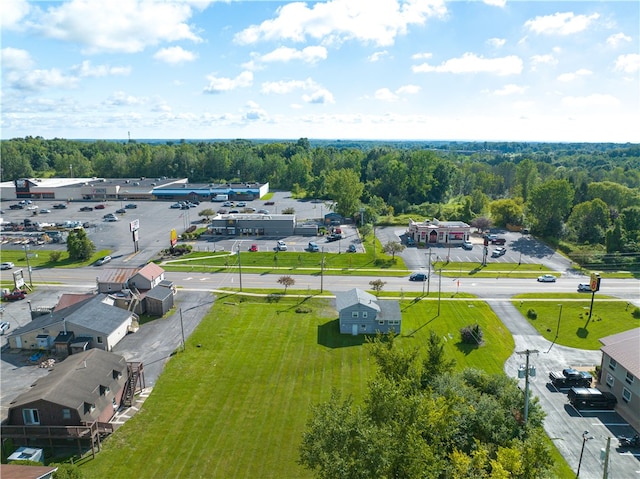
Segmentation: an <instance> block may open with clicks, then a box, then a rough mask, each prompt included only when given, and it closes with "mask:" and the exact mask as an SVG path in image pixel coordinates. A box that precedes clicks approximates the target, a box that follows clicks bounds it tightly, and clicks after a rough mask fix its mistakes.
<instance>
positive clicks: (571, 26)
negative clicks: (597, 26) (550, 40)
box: [524, 12, 600, 35]
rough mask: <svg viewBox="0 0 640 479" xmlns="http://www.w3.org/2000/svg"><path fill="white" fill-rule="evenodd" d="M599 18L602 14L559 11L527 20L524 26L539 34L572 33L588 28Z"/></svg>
mask: <svg viewBox="0 0 640 479" xmlns="http://www.w3.org/2000/svg"><path fill="white" fill-rule="evenodd" d="M598 18H600V15H599V14H597V13H593V14H591V15H588V16H587V15H575V14H574V13H573V12H565V13H560V12H557V13H554V14H553V15H545V16H541V17H536V18H534V19H533V20H527V21H526V22H525V24H524V26H525V27H526V28H528V29H529V30H531V31H532V32H534V33H538V34H546V35H571V34H573V33H579V32H582V31H584V30H586V29H587V28H589V26H590V25H591V24H592V23H593V22H594V21H595V20H597V19H598Z"/></svg>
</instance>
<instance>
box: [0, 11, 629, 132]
mask: <svg viewBox="0 0 640 479" xmlns="http://www.w3.org/2000/svg"><path fill="white" fill-rule="evenodd" d="M639 11H640V2H638V1H636V0H629V1H617V2H611V1H586V2H581V1H504V0H485V1H480V0H477V1H470V2H462V1H454V2H445V1H440V0H330V1H324V2H288V1H280V2H270V1H208V0H191V1H189V0H185V1H159V0H153V1H145V0H117V1H116V0H107V1H105V0H70V1H66V2H41V1H31V2H27V1H25V0H2V2H0V19H1V22H2V24H1V28H2V30H1V35H2V57H1V59H2V64H1V65H2V88H1V92H2V97H1V101H2V104H1V106H2V116H1V128H2V133H1V136H2V138H3V139H7V138H14V137H23V136H27V135H31V136H43V137H45V138H54V137H60V138H96V139H99V138H105V139H126V138H127V136H128V135H129V134H130V135H131V138H132V139H143V138H167V139H220V138H248V139H260V138H281V139H297V138H300V137H307V138H313V139H384V140H393V139H408V140H477V141H567V142H569V141H571V142H574V141H587V142H635V143H637V142H640V127H639V126H638V125H640V51H639V45H640V38H639V35H640V32H639V30H640V15H639Z"/></svg>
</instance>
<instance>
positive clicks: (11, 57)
mask: <svg viewBox="0 0 640 479" xmlns="http://www.w3.org/2000/svg"><path fill="white" fill-rule="evenodd" d="M0 59H1V60H2V69H3V71H7V70H8V71H13V70H27V69H29V68H31V66H32V65H33V60H32V59H31V55H29V52H28V51H26V50H21V49H19V48H11V47H7V48H3V49H2V50H1V51H0Z"/></svg>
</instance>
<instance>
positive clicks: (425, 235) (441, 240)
mask: <svg viewBox="0 0 640 479" xmlns="http://www.w3.org/2000/svg"><path fill="white" fill-rule="evenodd" d="M470 233H471V226H469V225H468V224H467V223H465V222H463V221H438V220H437V219H433V220H424V221H422V222H417V221H413V220H409V229H408V230H407V231H406V233H405V236H406V237H407V238H411V239H413V241H415V243H416V244H427V245H429V244H432V245H436V244H438V245H450V246H460V245H462V243H464V242H465V241H467V240H469V235H470Z"/></svg>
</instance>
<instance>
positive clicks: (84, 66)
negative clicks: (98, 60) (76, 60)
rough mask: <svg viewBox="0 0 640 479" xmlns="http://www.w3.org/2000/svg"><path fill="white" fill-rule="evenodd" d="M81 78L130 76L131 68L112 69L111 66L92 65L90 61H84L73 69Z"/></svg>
mask: <svg viewBox="0 0 640 479" xmlns="http://www.w3.org/2000/svg"><path fill="white" fill-rule="evenodd" d="M72 70H75V71H77V72H78V75H80V76H81V77H104V76H108V75H128V74H129V73H131V67H112V66H109V65H96V66H93V65H91V62H90V61H89V60H84V61H83V62H82V63H81V64H80V65H76V66H74V67H72Z"/></svg>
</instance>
